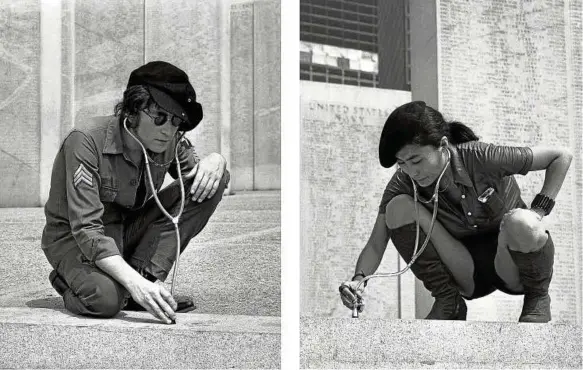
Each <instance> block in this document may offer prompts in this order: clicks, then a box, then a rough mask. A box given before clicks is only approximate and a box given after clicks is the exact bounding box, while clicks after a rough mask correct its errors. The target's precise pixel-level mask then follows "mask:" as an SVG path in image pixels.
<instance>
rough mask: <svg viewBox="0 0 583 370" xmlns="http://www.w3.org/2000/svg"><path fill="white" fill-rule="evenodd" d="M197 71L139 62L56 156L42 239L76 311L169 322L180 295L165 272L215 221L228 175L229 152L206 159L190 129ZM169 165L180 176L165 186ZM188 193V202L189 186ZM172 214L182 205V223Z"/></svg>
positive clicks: (198, 110)
mask: <svg viewBox="0 0 583 370" xmlns="http://www.w3.org/2000/svg"><path fill="white" fill-rule="evenodd" d="M202 117H203V112H202V106H201V105H200V104H199V103H198V102H197V101H196V93H195V91H194V88H193V87H192V85H191V84H190V81H189V79H188V76H187V75H186V73H184V72H183V71H182V70H180V69H179V68H177V67H175V66H173V65H171V64H169V63H166V62H151V63H148V64H146V65H144V66H141V67H140V68H138V69H136V70H135V71H133V72H132V73H131V75H130V78H129V82H128V85H127V89H126V90H125V92H124V95H123V101H121V102H120V103H119V104H118V105H117V106H116V107H115V114H114V115H112V116H108V117H95V118H92V119H89V120H87V121H86V122H77V123H76V125H75V129H74V130H73V131H72V132H71V133H69V135H68V136H67V137H66V138H65V140H64V142H63V144H62V145H61V148H60V150H59V152H58V154H57V157H56V159H55V162H54V165H53V171H52V178H51V189H50V193H49V198H48V201H47V203H46V205H45V215H46V225H45V228H44V231H43V235H42V249H43V251H44V253H45V255H46V257H47V259H48V261H49V263H50V264H51V266H52V267H53V269H54V270H53V271H52V272H51V274H50V277H49V278H50V281H51V284H52V285H53V287H54V288H55V290H56V291H57V292H58V293H59V294H61V295H62V297H63V301H64V304H65V308H66V309H67V310H69V311H70V312H72V313H75V314H79V315H87V316H95V317H112V316H114V315H116V314H117V313H118V312H119V311H120V310H121V309H124V308H125V309H146V310H148V311H149V312H150V313H151V314H153V315H154V316H156V317H158V318H159V319H160V320H162V321H164V322H165V323H170V322H171V320H174V319H175V316H176V315H175V311H177V310H184V309H188V308H192V307H193V303H192V301H191V300H190V299H186V300H184V301H182V302H176V300H175V299H174V298H173V297H172V295H171V294H170V293H169V292H168V291H167V290H166V289H165V288H164V287H163V286H161V285H159V284H155V281H156V280H160V281H164V280H165V279H166V277H167V276H168V273H169V271H170V270H171V268H172V266H173V264H174V262H175V259H176V255H177V234H178V233H179V234H180V240H179V246H180V252H182V251H184V248H186V246H187V245H188V242H189V241H190V240H191V239H192V238H193V237H194V236H196V235H197V234H198V233H199V232H200V231H201V230H202V229H203V228H204V227H205V225H206V224H207V222H208V220H209V218H210V217H211V215H212V214H213V212H214V211H215V209H216V207H217V205H218V203H219V202H220V201H221V198H222V195H223V191H224V189H225V187H226V185H227V183H228V181H229V173H228V172H227V171H226V170H225V166H226V161H225V159H224V158H223V156H221V155H220V154H217V153H213V154H210V155H208V156H207V157H205V158H202V159H199V158H198V156H197V155H196V153H195V152H194V149H193V147H192V145H191V144H190V142H189V141H188V140H187V139H186V138H184V137H183V135H184V133H185V132H186V131H189V130H192V129H193V128H194V127H196V125H198V123H199V122H200V121H201V120H202ZM166 173H169V174H170V175H171V176H172V177H173V178H174V179H177V180H175V181H174V182H172V183H171V184H169V185H168V186H167V187H165V188H164V189H162V190H161V191H160V189H161V187H162V184H163V182H164V178H165V175H166ZM181 188H182V189H184V192H185V202H184V205H183V204H182V203H183V202H182V199H183V197H182V191H181ZM157 199H158V200H159V202H160V205H161V206H162V207H163V208H164V209H165V210H166V211H167V212H168V213H169V214H170V215H172V216H175V215H177V213H178V212H179V210H180V209H181V208H182V209H183V213H182V217H181V218H180V220H179V222H178V224H177V225H178V232H177V231H176V229H175V227H174V223H173V222H172V221H171V220H170V219H168V217H166V215H165V214H164V213H163V211H162V210H161V208H160V207H159V206H158V205H157V202H156V201H157Z"/></svg>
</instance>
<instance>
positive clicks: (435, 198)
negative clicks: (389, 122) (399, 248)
mask: <svg viewBox="0 0 583 370" xmlns="http://www.w3.org/2000/svg"><path fill="white" fill-rule="evenodd" d="M450 162H451V153H450V152H449V149H447V163H446V164H445V166H444V167H443V170H442V171H441V174H440V175H439V177H438V179H437V183H436V184H435V190H434V191H433V196H432V197H431V199H429V201H427V203H429V202H431V201H433V214H432V217H431V224H430V225H429V230H428V231H427V235H426V236H425V240H424V241H423V245H422V246H421V248H419V232H420V225H419V204H418V196H417V185H416V184H415V180H413V178H411V177H409V178H410V179H411V183H412V184H413V203H414V208H415V216H416V218H415V219H416V227H415V248H414V249H413V256H412V257H411V261H409V263H407V266H405V267H404V268H403V269H402V270H400V271H396V272H387V273H377V274H372V275H368V276H365V277H364V278H363V279H361V280H360V282H359V283H358V284H357V286H356V289H355V290H356V291H358V289H360V288H361V287H362V285H363V284H364V283H366V282H367V281H369V280H370V279H374V278H378V277H396V276H400V275H403V274H404V273H405V272H407V271H408V270H409V269H410V268H411V266H412V265H413V263H415V261H416V260H417V258H419V256H420V255H421V254H422V253H423V251H425V248H426V247H427V244H429V240H430V237H431V233H432V232H433V227H434V225H435V220H436V219H437V210H438V208H439V184H440V183H441V178H442V177H443V175H444V174H445V171H446V170H447V168H448V167H449V164H450ZM353 304H354V305H353V311H352V317H358V307H357V306H358V297H357V296H356V294H355V295H354V301H353Z"/></svg>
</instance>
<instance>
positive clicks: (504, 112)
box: [411, 0, 583, 324]
mask: <svg viewBox="0 0 583 370" xmlns="http://www.w3.org/2000/svg"><path fill="white" fill-rule="evenodd" d="M416 2H417V3H418V5H419V7H424V4H422V3H423V2H421V1H417V0H416ZM436 4H437V6H436V11H437V19H438V22H437V30H436V34H437V37H436V38H435V39H436V40H438V42H437V45H438V52H437V55H438V58H437V71H438V73H437V79H438V81H439V89H438V91H437V93H438V94H439V97H438V101H439V109H440V110H441V111H442V112H443V113H444V114H445V115H446V116H447V117H449V118H451V119H456V120H460V121H462V122H465V123H467V124H468V125H469V126H470V127H472V128H473V129H475V131H476V132H477V134H478V136H480V138H481V139H482V140H483V141H486V142H494V143H498V144H506V145H526V146H562V147H566V148H569V149H570V150H571V151H572V152H573V153H574V155H575V158H574V160H573V162H572V165H571V168H570V170H569V173H568V175H567V178H566V179H565V182H564V184H563V186H562V188H561V191H560V193H559V195H558V197H557V199H556V202H557V204H556V206H555V209H554V210H553V213H552V214H551V215H550V216H549V217H546V218H545V223H546V225H547V228H548V230H550V232H551V233H552V235H553V240H554V242H555V249H556V255H555V265H554V276H553V281H552V283H551V286H550V295H551V299H552V304H551V308H552V312H553V319H554V320H555V321H568V322H572V323H579V324H581V282H582V271H583V270H582V267H583V266H582V264H581V259H582V254H583V252H582V249H581V248H580V246H581V243H582V241H583V239H582V228H581V218H582V213H581V207H582V194H583V187H582V183H581V179H582V176H583V173H582V167H581V158H582V154H583V153H582V151H581V143H582V140H583V136H582V129H581V122H582V118H583V117H582V114H583V104H582V100H583V99H582V98H583V84H582V77H581V72H582V64H581V62H582V59H581V49H582V37H583V34H582V33H581V17H582V6H581V0H571V1H568V0H567V1H555V0H537V1H523V0H513V1H502V0H497V1H491V2H485V3H472V4H470V3H468V2H467V1H465V0H447V1H443V0H441V1H437V2H436ZM415 10H416V7H413V8H412V9H411V12H412V14H413V13H414V12H415ZM412 26H413V24H412ZM421 88H423V87H422V86H421ZM415 96H416V92H415V91H413V98H415ZM543 178H544V172H543V171H539V172H536V173H529V174H528V175H527V176H517V180H518V182H519V184H520V186H521V189H522V191H523V199H525V201H526V202H527V204H530V202H531V200H532V199H533V197H534V195H536V193H538V192H539V191H540V189H541V188H542V184H543ZM468 307H469V309H468V319H473V320H495V321H516V320H517V317H518V315H519V314H520V309H521V307H522V297H520V296H519V297H511V296H508V295H505V294H502V293H499V292H497V293H495V294H493V295H492V296H489V297H487V298H484V299H480V300H476V301H472V302H470V303H469V305H468Z"/></svg>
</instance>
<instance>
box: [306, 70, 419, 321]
mask: <svg viewBox="0 0 583 370" xmlns="http://www.w3.org/2000/svg"><path fill="white" fill-rule="evenodd" d="M300 93H301V105H300V112H301V113H300V115H301V118H302V122H301V125H302V126H301V134H300V142H301V143H300V145H301V146H300V155H301V181H300V191H301V195H300V198H301V202H300V210H301V211H300V217H301V221H300V225H301V226H300V227H301V257H300V264H301V273H300V276H301V284H300V286H301V289H300V291H301V311H300V312H301V315H302V316H332V317H348V316H349V315H350V311H349V310H348V309H346V308H345V307H344V306H343V305H342V302H341V301H340V299H339V295H338V286H339V285H340V283H342V282H343V281H345V280H348V279H350V277H351V276H352V275H353V274H354V266H355V265H356V260H357V258H358V256H359V254H360V251H361V250H362V248H363V247H364V245H365V243H366V241H367V240H368V237H369V235H370V232H371V230H372V228H373V226H374V223H375V220H376V217H377V214H378V206H379V203H380V200H381V197H382V193H383V191H384V189H385V186H386V184H387V182H388V180H389V178H390V176H391V175H392V170H390V169H383V168H382V167H381V166H380V164H379V161H378V140H379V137H380V133H381V131H382V128H383V124H384V122H385V120H386V117H387V116H388V114H389V113H390V112H391V111H392V110H393V109H394V108H396V107H397V106H399V105H402V104H404V103H406V102H408V101H410V99H411V94H410V93H409V92H406V91H395V90H382V89H372V88H365V87H354V86H347V85H335V84H323V83H319V82H311V81H301V82H300ZM398 263H399V262H398V255H397V252H396V250H395V249H394V247H392V246H389V247H387V250H386V252H385V256H384V259H383V262H382V264H381V266H380V268H379V272H381V271H382V272H393V271H396V270H397V269H398ZM406 279H408V280H404V281H403V284H404V285H406V286H407V287H408V289H403V290H402V292H404V293H405V294H406V295H407V296H406V297H404V299H402V301H404V302H407V304H406V305H405V306H403V307H399V305H400V300H399V295H400V291H399V285H400V283H401V281H400V280H399V279H392V278H391V279H376V280H372V281H371V282H370V284H368V287H367V296H366V300H365V301H366V317H367V318H372V317H374V318H397V317H399V311H400V310H402V311H405V312H403V314H402V315H401V317H408V318H411V317H412V316H414V313H413V312H412V309H414V307H413V305H411V304H409V303H408V302H412V301H414V290H413V285H412V282H413V281H412V278H411V277H410V276H407V277H406ZM363 315H364V314H363ZM363 317H364V316H363Z"/></svg>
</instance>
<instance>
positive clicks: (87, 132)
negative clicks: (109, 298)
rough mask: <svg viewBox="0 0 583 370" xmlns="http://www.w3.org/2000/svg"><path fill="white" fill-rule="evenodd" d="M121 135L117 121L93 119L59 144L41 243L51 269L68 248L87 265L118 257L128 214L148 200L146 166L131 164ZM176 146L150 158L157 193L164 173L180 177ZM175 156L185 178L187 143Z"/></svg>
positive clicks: (192, 157)
mask: <svg viewBox="0 0 583 370" xmlns="http://www.w3.org/2000/svg"><path fill="white" fill-rule="evenodd" d="M122 130H124V128H123V126H122V125H121V124H120V121H119V118H118V117H115V116H109V117H95V118H92V119H89V120H88V121H87V122H86V124H82V125H80V126H79V127H76V128H75V129H73V131H72V132H70V133H69V135H68V136H67V137H66V138H65V140H64V141H63V144H62V145H61V148H60V150H59V152H58V154H57V156H56V159H55V162H54V164H53V171H52V177H51V189H50V192H49V198H48V200H47V203H46V205H45V216H46V225H45V228H44V230H43V235H42V240H41V243H42V248H43V250H44V252H45V254H46V255H47V258H48V260H49V262H50V263H51V265H53V267H54V268H56V266H57V264H58V262H59V261H60V259H61V257H62V256H63V255H64V254H65V253H67V252H68V251H69V250H71V248H80V249H81V251H82V253H83V255H84V256H85V258H86V259H87V260H88V261H90V262H95V261H97V260H100V259H103V258H105V257H110V256H114V255H119V254H121V252H122V251H123V220H124V218H125V217H126V214H127V213H129V212H130V211H134V210H136V209H139V208H141V207H142V206H143V205H144V203H145V202H146V200H147V199H148V198H150V197H151V196H152V189H151V187H150V186H149V183H148V184H147V185H146V186H144V183H143V182H144V181H146V182H147V181H148V180H147V174H146V170H145V167H144V166H145V163H144V161H142V165H141V166H140V167H138V166H136V165H135V164H134V163H133V162H132V161H131V160H130V159H129V157H128V156H127V154H126V153H127V152H128V150H127V146H126V144H125V143H124V139H123V136H122ZM175 143H176V137H175V138H174V139H173V140H171V142H170V143H169V149H168V150H166V151H165V152H163V153H159V154H157V153H149V155H150V157H151V158H152V159H153V160H154V161H156V162H157V163H159V164H162V166H158V165H154V164H150V169H151V172H152V179H153V182H154V185H155V187H156V189H157V190H159V189H160V188H161V187H162V184H163V182H164V177H165V174H166V173H167V172H168V173H170V175H171V176H172V177H173V178H177V176H178V175H177V170H176V161H175V159H174V151H173V149H174V146H175ZM178 157H179V162H180V167H181V171H182V174H183V175H184V174H186V173H188V172H189V171H190V170H191V169H192V168H193V167H194V165H195V164H196V162H198V157H197V156H196V153H195V152H194V149H193V148H192V145H191V144H190V142H189V141H188V140H187V139H186V138H183V139H182V140H181V141H180V143H178ZM140 184H142V186H140ZM138 190H139V191H138Z"/></svg>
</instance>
